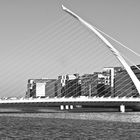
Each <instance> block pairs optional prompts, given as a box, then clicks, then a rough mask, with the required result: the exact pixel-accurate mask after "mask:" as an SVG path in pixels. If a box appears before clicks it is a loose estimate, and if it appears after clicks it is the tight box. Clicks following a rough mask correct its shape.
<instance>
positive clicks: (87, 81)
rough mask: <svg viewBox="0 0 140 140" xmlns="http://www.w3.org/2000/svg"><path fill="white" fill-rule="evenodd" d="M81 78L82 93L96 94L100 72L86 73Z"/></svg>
mask: <svg viewBox="0 0 140 140" xmlns="http://www.w3.org/2000/svg"><path fill="white" fill-rule="evenodd" d="M80 79H81V95H82V96H96V95H97V84H98V74H97V73H95V74H84V75H82V76H81V77H80Z"/></svg>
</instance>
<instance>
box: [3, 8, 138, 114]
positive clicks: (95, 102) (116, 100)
mask: <svg viewBox="0 0 140 140" xmlns="http://www.w3.org/2000/svg"><path fill="white" fill-rule="evenodd" d="M62 8H63V10H64V11H66V12H67V13H68V14H70V15H71V16H73V17H74V18H76V20H78V21H80V23H82V24H83V25H84V26H86V28H88V29H89V30H90V31H92V32H93V33H94V35H95V36H97V38H98V39H99V40H100V41H101V43H102V44H104V45H105V46H106V47H107V48H108V49H109V50H110V51H111V52H112V53H113V55H114V56H115V57H116V58H117V59H118V60H119V61H120V63H121V64H122V66H123V67H124V68H125V70H126V72H127V73H128V75H129V77H130V78H131V80H132V81H133V83H134V86H135V87H136V90H137V92H138V94H140V81H139V80H138V78H137V76H136V75H135V74H134V72H133V71H132V69H131V68H130V66H129V65H128V64H127V62H126V60H125V59H124V57H123V56H122V55H121V54H120V52H119V51H118V50H117V49H116V48H115V47H114V46H113V45H112V44H111V43H110V42H109V41H108V40H107V39H106V38H105V37H104V36H103V35H102V34H104V35H106V34H105V33H104V32H102V31H100V30H98V29H97V28H95V27H93V26H92V25H91V24H89V23H88V22H86V21H85V20H83V19H82V18H81V17H79V16H78V15H77V14H75V13H74V12H72V11H71V10H69V9H68V8H66V7H65V6H62ZM101 33H102V34H101ZM107 36H108V35H107ZM108 37H109V36H108ZM121 45H122V44H121ZM122 46H123V47H125V46H124V45H122ZM129 50H130V49H129ZM130 51H132V52H133V53H135V52H134V51H133V50H130ZM135 54H136V55H137V53H135ZM126 59H127V58H126ZM136 67H137V66H136ZM137 68H138V69H139V67H137ZM122 78H123V77H122ZM126 84H128V83H126ZM58 90H60V89H58ZM101 92H102V91H101ZM121 94H122V93H121ZM5 105H6V106H8V107H17V108H18V107H26V106H27V107H36V106H39V107H47V106H49V107H51V106H57V107H59V108H60V110H74V108H75V107H76V108H80V106H86V107H91V106H92V107H106V108H110V107H116V108H120V110H121V111H122V112H124V111H125V107H126V108H129V109H134V110H138V109H139V106H140V98H139V96H137V97H136V98H134V96H130V97H127V96H123V97H122V96H121V97H120V95H118V96H112V95H111V96H108V97H106V96H105V95H103V96H99V94H98V96H94V97H91V96H89V97H85V96H81V97H69V98H68V97H61V98H60V97H55V98H44V99H42V98H35V99H34V98H30V99H18V100H17V99H13V100H0V106H1V107H4V106H5Z"/></svg>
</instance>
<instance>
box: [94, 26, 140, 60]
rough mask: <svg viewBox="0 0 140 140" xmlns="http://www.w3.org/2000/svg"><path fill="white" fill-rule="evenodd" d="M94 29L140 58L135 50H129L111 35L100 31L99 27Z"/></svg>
mask: <svg viewBox="0 0 140 140" xmlns="http://www.w3.org/2000/svg"><path fill="white" fill-rule="evenodd" d="M92 26H93V25H92ZM93 28H95V29H96V30H98V31H99V32H100V33H102V34H103V35H105V36H107V37H108V38H110V39H111V40H113V41H114V42H116V43H118V44H119V45H121V46H122V47H124V48H126V49H127V50H129V51H130V52H132V53H133V54H135V55H137V56H139V57H140V54H139V53H137V52H135V51H134V50H132V49H130V48H128V47H127V46H125V45H124V44H122V43H121V42H119V41H118V40H116V39H114V38H113V37H111V36H110V35H108V34H106V33H105V32H103V31H101V30H100V29H98V28H97V27H95V26H93Z"/></svg>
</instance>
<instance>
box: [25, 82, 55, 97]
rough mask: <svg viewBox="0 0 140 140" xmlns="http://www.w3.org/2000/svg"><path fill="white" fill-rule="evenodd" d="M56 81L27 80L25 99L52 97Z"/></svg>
mask: <svg viewBox="0 0 140 140" xmlns="http://www.w3.org/2000/svg"><path fill="white" fill-rule="evenodd" d="M55 84H56V79H29V80H28V84H27V94H26V97H54V96H55V94H56V93H55V92H56V91H55V90H56V88H55Z"/></svg>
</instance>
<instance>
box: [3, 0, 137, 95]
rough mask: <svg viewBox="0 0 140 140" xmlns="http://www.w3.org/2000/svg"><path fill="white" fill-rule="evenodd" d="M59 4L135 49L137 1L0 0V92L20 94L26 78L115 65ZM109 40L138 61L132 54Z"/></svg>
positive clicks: (97, 43)
mask: <svg viewBox="0 0 140 140" xmlns="http://www.w3.org/2000/svg"><path fill="white" fill-rule="evenodd" d="M62 4H63V5H65V6H66V7H67V8H69V9H71V10H72V11H74V12H75V13H77V14H78V15H79V16H81V17H82V18H83V19H85V20H86V21H88V22H89V23H91V24H92V25H94V26H96V27H97V28H99V29H101V30H102V31H104V32H105V33H107V34H109V35H110V36H112V37H114V38H115V39H117V40H118V41H120V42H121V43H123V44H124V45H126V46H127V47H129V48H131V49H133V50H134V51H136V52H137V53H140V47H139V42H140V39H139V37H140V28H139V25H140V16H139V13H140V1H139V0H133V1H132V0H123V1H122V0H117V1H116V0H86V1H85V0H0V20H1V21H0V50H1V51H0V70H1V72H0V77H1V78H0V83H1V84H0V97H7V96H24V95H25V92H26V88H27V80H28V79H31V78H57V76H58V75H62V74H68V73H69V74H72V73H80V74H84V73H93V72H96V71H99V70H101V69H102V68H103V67H107V66H117V65H119V64H120V63H119V62H118V61H117V60H116V58H114V56H113V55H112V54H111V53H110V51H109V50H108V49H107V48H106V47H103V44H102V42H101V41H99V40H97V39H96V38H97V37H96V36H95V35H94V34H93V33H92V32H91V31H89V30H88V29H86V27H84V26H83V25H81V24H80V23H79V22H78V21H76V20H75V19H74V18H73V17H71V16H70V15H68V14H67V13H65V12H64V11H63V10H62V8H61V5H62ZM110 41H111V40H110ZM111 43H113V45H114V46H115V47H116V49H118V50H119V51H121V52H122V54H125V56H127V57H128V58H129V59H131V60H132V61H133V62H134V63H135V64H140V59H139V58H138V57H137V56H135V55H132V54H131V53H129V52H128V51H127V50H126V49H122V48H121V47H120V46H118V45H117V44H116V43H114V42H112V41H111Z"/></svg>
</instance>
